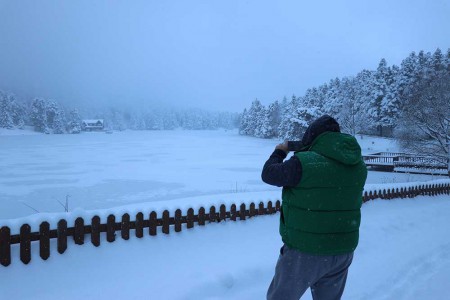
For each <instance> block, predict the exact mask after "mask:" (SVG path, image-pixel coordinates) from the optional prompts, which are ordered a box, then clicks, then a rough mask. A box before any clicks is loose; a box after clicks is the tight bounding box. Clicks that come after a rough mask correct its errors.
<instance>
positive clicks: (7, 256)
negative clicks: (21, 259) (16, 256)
mask: <svg viewBox="0 0 450 300" xmlns="http://www.w3.org/2000/svg"><path fill="white" fill-rule="evenodd" d="M0 263H1V264H2V265H3V266H5V267H7V266H9V265H10V264H11V230H10V229H9V227H7V226H4V227H1V228H0Z"/></svg>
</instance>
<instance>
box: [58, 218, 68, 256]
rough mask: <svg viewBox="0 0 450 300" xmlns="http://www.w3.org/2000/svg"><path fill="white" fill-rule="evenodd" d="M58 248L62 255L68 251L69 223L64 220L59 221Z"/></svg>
mask: <svg viewBox="0 0 450 300" xmlns="http://www.w3.org/2000/svg"><path fill="white" fill-rule="evenodd" d="M56 238H57V244H58V246H57V248H58V253H59V254H62V253H64V252H65V251H66V249H67V221H66V220H64V219H61V220H59V222H58V228H57V229H56Z"/></svg>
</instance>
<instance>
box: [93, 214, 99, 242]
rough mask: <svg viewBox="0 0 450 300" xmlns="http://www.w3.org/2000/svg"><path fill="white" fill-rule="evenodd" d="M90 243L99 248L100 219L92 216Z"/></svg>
mask: <svg viewBox="0 0 450 300" xmlns="http://www.w3.org/2000/svg"><path fill="white" fill-rule="evenodd" d="M91 243H92V245H94V246H95V247H98V246H100V217H99V216H94V217H93V218H92V220H91Z"/></svg>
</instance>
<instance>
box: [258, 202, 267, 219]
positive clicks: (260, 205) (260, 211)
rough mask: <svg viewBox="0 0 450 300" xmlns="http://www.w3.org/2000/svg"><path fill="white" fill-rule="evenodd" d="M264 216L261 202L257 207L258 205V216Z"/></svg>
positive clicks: (264, 211)
mask: <svg viewBox="0 0 450 300" xmlns="http://www.w3.org/2000/svg"><path fill="white" fill-rule="evenodd" d="M265 214H266V210H265V208H264V202H262V201H261V202H259V205H258V215H259V216H262V215H265Z"/></svg>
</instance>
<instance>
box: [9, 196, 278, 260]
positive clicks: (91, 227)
mask: <svg viewBox="0 0 450 300" xmlns="http://www.w3.org/2000/svg"><path fill="white" fill-rule="evenodd" d="M278 211H280V201H279V200H277V201H276V202H275V205H274V204H273V203H272V201H268V202H267V204H265V203H263V202H260V203H259V204H258V207H256V205H255V203H251V204H250V205H249V207H248V209H247V208H246V205H245V203H243V204H241V205H240V206H239V209H237V207H236V205H235V204H233V205H231V207H230V209H229V210H227V209H226V206H225V205H223V204H222V205H221V206H220V207H219V209H218V210H217V209H216V207H215V206H211V207H210V208H209V211H208V212H206V210H205V208H204V207H200V208H199V210H198V214H194V209H192V208H190V209H188V210H187V214H186V215H185V216H183V215H182V213H181V210H180V209H177V210H176V211H175V213H174V214H172V216H171V214H170V212H169V211H167V210H165V211H164V212H163V213H162V216H161V217H158V216H157V213H156V212H155V211H153V212H151V213H150V214H149V215H148V216H147V218H144V214H143V213H141V212H140V213H137V214H136V216H135V220H134V221H131V220H130V215H129V214H124V215H123V216H122V218H121V220H120V221H119V222H117V221H116V217H115V216H114V215H109V216H108V217H107V219H106V223H104V224H102V223H100V217H99V216H94V217H93V218H92V219H91V220H89V222H90V224H86V223H87V222H86V221H85V220H84V219H83V218H81V217H79V218H77V219H76V220H75V222H74V226H73V227H67V221H66V220H64V219H61V220H60V221H59V222H58V223H57V228H56V229H50V224H49V223H48V222H42V223H41V224H40V226H39V232H31V226H30V225H29V224H24V225H22V226H21V227H20V234H15V235H11V230H10V228H9V227H7V226H4V227H1V228H0V263H1V264H2V265H3V266H8V265H9V264H10V263H11V245H14V244H20V260H21V261H22V262H23V263H24V264H28V263H29V262H30V261H31V245H32V242H37V241H38V242H39V255H40V257H41V258H42V259H44V260H46V259H48V258H49V257H50V240H51V239H56V240H57V251H58V253H60V254H62V253H64V252H65V251H66V249H67V239H68V237H71V238H73V239H74V242H75V244H77V245H83V244H84V242H85V235H90V240H91V243H92V244H93V245H94V246H96V247H98V246H100V242H101V239H100V234H101V233H106V241H108V242H110V243H111V242H114V241H115V239H116V232H117V231H120V236H121V237H122V239H124V240H128V239H129V238H130V231H131V230H134V231H135V232H134V234H135V235H136V237H137V238H142V237H143V236H144V229H148V234H149V235H150V236H155V235H157V234H158V231H161V232H162V233H163V234H169V233H170V231H171V228H172V227H173V230H174V231H175V232H180V231H181V230H182V229H183V227H186V228H187V229H189V228H192V227H194V225H195V224H197V225H198V226H204V225H206V224H210V223H215V222H222V221H227V220H230V221H236V220H246V219H247V218H253V217H256V216H261V215H271V214H274V213H276V212H278ZM184 224H185V226H183V225H184Z"/></svg>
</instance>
